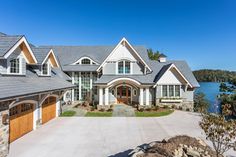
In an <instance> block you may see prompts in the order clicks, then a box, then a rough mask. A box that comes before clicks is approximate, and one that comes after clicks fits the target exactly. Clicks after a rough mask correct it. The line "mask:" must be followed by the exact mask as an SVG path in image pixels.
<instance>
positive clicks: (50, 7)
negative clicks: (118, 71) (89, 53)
mask: <svg viewBox="0 0 236 157" xmlns="http://www.w3.org/2000/svg"><path fill="white" fill-rule="evenodd" d="M0 4H1V9H0V21H1V22H0V31H1V32H5V33H7V34H24V35H26V37H27V39H28V40H29V41H30V42H32V43H33V44H35V45H114V44H117V43H118V42H119V40H120V39H121V38H122V37H126V38H127V39H128V40H129V41H130V43H131V44H133V45H145V46H146V47H147V48H152V49H154V50H159V51H160V52H163V53H165V54H166V55H167V56H168V58H169V59H176V60H177V59H181V60H186V61H187V62H188V63H189V65H190V66H191V68H192V69H193V70H196V69H202V68H211V69H227V70H235V71H236V1H235V0H221V1H220V0H156V1H151V0H143V1H141V0H135V1H133V0H130V1H128V0H107V1H105V0H104V1H90V0H86V1H75V0H64V1H62V0H57V1H56V0H48V1H44V0H40V1H39V0H38V1H36V0H35V1H33V0H28V1H27V0H19V1H18V0H15V1H14V0H11V1H10V0H1V2H0Z"/></svg>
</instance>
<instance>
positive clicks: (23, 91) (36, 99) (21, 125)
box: [0, 33, 199, 156]
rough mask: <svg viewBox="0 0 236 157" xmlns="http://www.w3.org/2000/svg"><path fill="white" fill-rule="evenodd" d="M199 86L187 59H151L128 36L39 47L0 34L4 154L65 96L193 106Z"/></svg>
mask: <svg viewBox="0 0 236 157" xmlns="http://www.w3.org/2000/svg"><path fill="white" fill-rule="evenodd" d="M197 87H199V84H198V82H197V81H196V79H195V77H194V76H193V74H192V72H191V69H190V68H189V67H188V65H187V63H186V62H185V61H173V60H167V58H166V56H165V55H161V56H160V57H159V60H158V61H152V60H150V59H149V58H148V54H147V49H146V48H145V47H144V46H133V45H131V44H130V43H129V42H128V41H127V40H126V39H125V38H123V39H122V40H121V41H120V42H119V43H118V44H117V45H115V46H39V47H36V46H34V45H32V44H30V43H28V41H27V40H26V38H25V36H11V35H6V34H3V33H0V90H1V93H0V156H6V154H7V153H8V148H9V143H10V142H13V141H14V140H16V139H18V138H19V137H22V136H23V135H25V134H26V133H28V132H30V131H32V130H35V129H36V128H37V127H38V126H40V125H42V124H44V123H46V122H48V121H49V120H51V119H53V118H55V117H57V116H58V115H59V114H60V112H61V100H62V99H63V100H64V101H69V100H71V101H80V102H82V101H89V102H90V103H93V104H95V105H97V107H98V108H109V107H110V105H111V104H127V105H138V106H139V107H143V108H145V107H150V106H151V105H158V106H163V105H168V106H171V107H173V106H174V107H181V108H183V109H186V110H192V109H193V93H194V90H195V88H197Z"/></svg>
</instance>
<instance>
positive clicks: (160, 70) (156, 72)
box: [95, 60, 200, 87]
mask: <svg viewBox="0 0 236 157" xmlns="http://www.w3.org/2000/svg"><path fill="white" fill-rule="evenodd" d="M149 63H150V65H151V68H152V69H153V72H152V73H150V74H147V75H102V76H101V77H100V78H99V80H97V81H96V82H95V83H96V84H107V83H109V82H110V81H112V80H114V79H117V78H131V79H134V80H136V81H138V82H140V83H142V84H155V82H156V81H157V80H158V79H159V78H160V77H161V76H162V75H163V74H164V73H165V72H166V70H167V69H168V68H169V67H170V66H171V64H174V65H175V66H176V67H177V68H178V69H179V70H180V72H181V73H182V74H183V75H184V76H185V78H186V79H187V80H188V81H189V82H190V84H191V85H192V86H193V87H200V86H199V84H198V82H197V80H196V79H195V77H194V75H193V73H192V71H191V69H190V68H189V66H188V65H187V63H186V62H185V61H171V60H170V61H167V62H165V63H160V62H157V61H149Z"/></svg>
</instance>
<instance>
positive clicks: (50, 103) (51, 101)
mask: <svg viewBox="0 0 236 157" xmlns="http://www.w3.org/2000/svg"><path fill="white" fill-rule="evenodd" d="M55 117H56V97H54V96H50V97H47V98H46V99H45V100H44V101H43V103H42V123H43V124H44V123H46V122H48V121H50V120H51V119H53V118H55Z"/></svg>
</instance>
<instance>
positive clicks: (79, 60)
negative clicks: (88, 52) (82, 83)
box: [71, 57, 98, 65]
mask: <svg viewBox="0 0 236 157" xmlns="http://www.w3.org/2000/svg"><path fill="white" fill-rule="evenodd" d="M83 59H89V60H90V64H81V61H82V60H83ZM93 63H95V65H98V63H97V62H95V61H94V60H93V59H91V58H90V57H81V58H80V59H78V60H77V61H76V62H74V63H72V64H71V65H76V64H80V65H93Z"/></svg>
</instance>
